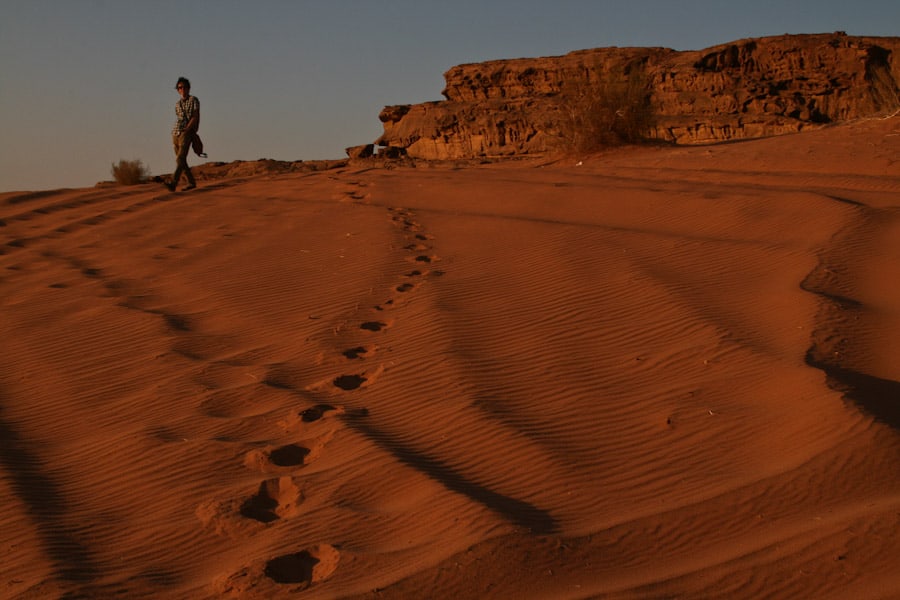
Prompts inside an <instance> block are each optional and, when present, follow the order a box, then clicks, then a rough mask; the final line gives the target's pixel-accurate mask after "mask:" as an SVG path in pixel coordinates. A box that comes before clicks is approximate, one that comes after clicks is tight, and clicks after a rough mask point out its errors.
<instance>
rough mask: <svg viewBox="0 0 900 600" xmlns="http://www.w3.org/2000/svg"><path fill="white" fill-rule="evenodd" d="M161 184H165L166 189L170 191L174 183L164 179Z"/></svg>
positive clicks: (173, 188)
mask: <svg viewBox="0 0 900 600" xmlns="http://www.w3.org/2000/svg"><path fill="white" fill-rule="evenodd" d="M163 185H164V186H166V189H167V190H169V191H170V192H174V191H175V184H174V183H172V182H171V181H164V182H163Z"/></svg>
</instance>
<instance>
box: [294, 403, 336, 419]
mask: <svg viewBox="0 0 900 600" xmlns="http://www.w3.org/2000/svg"><path fill="white" fill-rule="evenodd" d="M331 411H337V414H342V413H343V412H344V408H343V407H339V406H331V405H330V404H317V405H315V406H312V407H310V408H307V409H306V410H303V411H300V420H301V421H303V422H304V423H313V422H315V421H318V420H319V419H321V418H322V417H324V416H325V415H326V414H327V413H329V412H331Z"/></svg>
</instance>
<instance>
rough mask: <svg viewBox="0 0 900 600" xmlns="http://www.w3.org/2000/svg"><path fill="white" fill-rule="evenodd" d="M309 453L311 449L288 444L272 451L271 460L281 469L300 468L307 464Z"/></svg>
mask: <svg viewBox="0 0 900 600" xmlns="http://www.w3.org/2000/svg"><path fill="white" fill-rule="evenodd" d="M309 453H310V451H309V448H304V447H303V446H298V445H297V444H288V445H286V446H281V447H280V448H275V449H274V450H272V451H271V452H270V453H269V460H270V461H271V462H272V464H273V465H276V466H279V467H300V466H303V465H304V464H306V457H307V456H309Z"/></svg>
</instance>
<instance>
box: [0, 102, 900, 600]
mask: <svg viewBox="0 0 900 600" xmlns="http://www.w3.org/2000/svg"><path fill="white" fill-rule="evenodd" d="M575 162H576V161H574V160H570V161H561V162H557V163H539V162H533V161H530V162H516V163H505V164H497V165H482V166H468V167H465V168H451V167H449V166H443V167H420V168H396V169H381V168H370V167H368V166H366V165H365V163H360V164H358V165H353V164H351V165H350V166H348V167H345V168H342V169H336V170H330V171H324V172H315V173H290V174H282V175H274V176H266V175H261V176H255V177H245V178H242V179H225V180H220V181H216V182H212V183H206V184H204V185H201V187H200V188H198V189H197V190H195V191H193V192H190V193H176V194H170V193H168V192H165V191H164V190H162V189H161V188H160V187H159V186H154V185H147V186H141V187H137V188H96V189H79V190H57V191H48V192H38V193H6V194H2V195H0V242H2V246H0V247H2V250H0V338H2V340H3V343H2V344H0V449H2V452H0V461H2V463H0V498H2V502H3V506H4V507H5V510H4V511H3V512H2V513H0V531H2V532H3V533H2V534H0V541H2V546H0V548H2V558H3V560H2V563H0V595H3V596H4V597H10V598H53V597H58V598H64V597H65V598H75V597H87V598H111V597H121V598H228V597H233V598H287V597H292V598H293V597H303V598H488V597H490V598H596V597H604V598H607V597H608V598H671V597H704V598H719V597H729V598H799V597H817V598H850V597H852V598H888V597H896V596H900V568H898V567H900V562H898V559H897V556H900V539H898V538H897V536H896V531H897V529H898V526H900V477H898V470H897V462H898V459H900V437H898V428H900V342H898V341H897V340H898V339H900V200H898V199H900V119H898V118H893V119H885V120H872V121H865V122H859V123H854V124H851V125H847V126H841V127H834V128H829V129H824V130H820V131H816V132H811V133H805V134H801V135H795V136H790V137H782V138H772V139H766V140H758V141H754V142H745V143H740V144H727V145H718V146H708V147H691V148H684V147H677V148H636V149H624V150H619V151H616V152H610V153H607V154H604V155H600V156H592V157H589V158H587V159H585V160H584V161H583V163H582V164H580V165H578V166H575V165H574V163H575Z"/></svg>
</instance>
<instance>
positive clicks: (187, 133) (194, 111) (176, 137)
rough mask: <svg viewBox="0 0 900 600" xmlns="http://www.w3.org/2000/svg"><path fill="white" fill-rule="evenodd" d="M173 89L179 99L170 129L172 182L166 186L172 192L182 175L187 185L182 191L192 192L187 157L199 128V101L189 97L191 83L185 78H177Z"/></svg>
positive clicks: (192, 179)
mask: <svg viewBox="0 0 900 600" xmlns="http://www.w3.org/2000/svg"><path fill="white" fill-rule="evenodd" d="M175 89H176V90H178V93H179V94H180V95H181V99H180V100H178V102H177V103H176V104H175V117H176V119H175V127H173V128H172V145H173V146H174V148H175V174H174V175H173V176H172V181H170V182H169V183H167V184H166V187H167V188H169V191H171V192H174V191H175V188H176V187H177V186H178V180H179V179H181V174H182V173H184V174H185V176H186V177H187V181H188V184H187V185H186V186H185V187H184V190H192V189H194V188H195V187H197V182H196V181H194V175H193V174H192V173H191V168H190V167H189V166H188V164H187V155H188V152H189V151H190V149H191V142H193V141H194V136H195V135H196V134H197V129H199V128H200V101H199V100H197V98H196V97H195V96H191V82H190V81H188V80H187V78H185V77H179V78H178V83H177V84H176V85H175Z"/></svg>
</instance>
